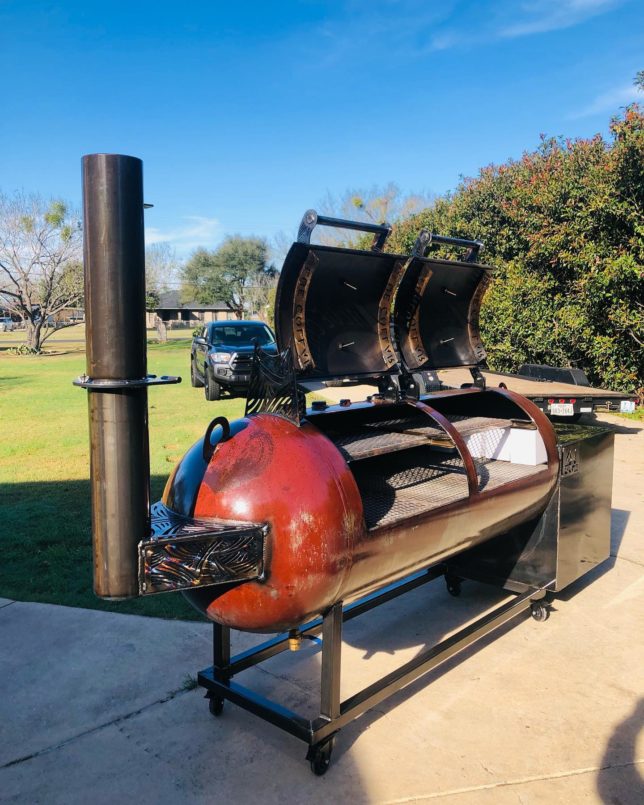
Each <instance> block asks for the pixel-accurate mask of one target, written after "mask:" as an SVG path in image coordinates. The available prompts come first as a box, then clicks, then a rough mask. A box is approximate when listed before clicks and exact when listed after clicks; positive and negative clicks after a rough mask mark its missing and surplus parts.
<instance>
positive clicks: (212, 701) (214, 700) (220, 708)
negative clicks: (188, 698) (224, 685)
mask: <svg viewBox="0 0 644 805" xmlns="http://www.w3.org/2000/svg"><path fill="white" fill-rule="evenodd" d="M208 709H209V710H210V712H211V713H212V715H213V716H220V715H221V714H222V713H223V712H224V700H223V699H222V698H221V697H219V696H211V697H210V698H209V699H208Z"/></svg>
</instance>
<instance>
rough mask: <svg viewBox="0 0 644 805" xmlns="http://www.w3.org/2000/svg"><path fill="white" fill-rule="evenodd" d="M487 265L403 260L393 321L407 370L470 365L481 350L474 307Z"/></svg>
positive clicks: (485, 278) (477, 361) (416, 258)
mask: <svg viewBox="0 0 644 805" xmlns="http://www.w3.org/2000/svg"><path fill="white" fill-rule="evenodd" d="M491 271H492V269H491V268H490V267H489V266H484V265H481V264H479V263H473V262H460V261H456V260H431V259H429V258H425V257H420V256H414V257H412V258H411V259H410V260H409V263H408V265H407V268H406V271H405V274H404V277H403V279H402V281H401V283H400V287H399V289H398V293H397V294H396V300H395V306H394V316H393V320H394V324H395V327H396V333H397V338H398V344H399V347H400V351H401V355H402V360H403V362H404V364H405V367H406V368H407V369H408V370H409V371H410V372H417V371H420V370H423V369H447V368H450V367H454V366H476V365H478V364H480V363H482V362H483V361H484V360H485V357H486V352H485V348H484V347H483V343H482V341H481V337H480V333H479V311H480V307H481V301H482V299H483V296H484V294H485V290H486V288H487V286H488V285H489V282H490V272H491Z"/></svg>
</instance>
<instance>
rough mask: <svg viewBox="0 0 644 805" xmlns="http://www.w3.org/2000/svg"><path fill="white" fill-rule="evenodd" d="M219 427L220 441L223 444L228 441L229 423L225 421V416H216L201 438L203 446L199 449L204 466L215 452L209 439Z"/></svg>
mask: <svg viewBox="0 0 644 805" xmlns="http://www.w3.org/2000/svg"><path fill="white" fill-rule="evenodd" d="M217 426H219V427H220V428H221V429H222V431H223V433H222V436H221V439H220V441H222V442H225V441H227V440H228V439H230V422H229V421H228V420H227V419H226V417H225V416H216V417H215V418H214V419H213V420H212V422H211V423H210V425H208V427H207V428H206V432H205V433H204V437H203V445H202V448H201V451H202V455H203V460H204V461H205V462H206V464H209V463H210V459H211V458H212V454H213V453H214V452H215V445H213V444H212V443H211V441H210V437H211V436H212V432H213V430H214V429H215V428H216V427H217Z"/></svg>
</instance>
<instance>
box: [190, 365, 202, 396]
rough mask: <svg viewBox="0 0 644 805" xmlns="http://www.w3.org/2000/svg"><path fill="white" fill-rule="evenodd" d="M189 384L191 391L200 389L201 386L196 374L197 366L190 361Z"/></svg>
mask: <svg viewBox="0 0 644 805" xmlns="http://www.w3.org/2000/svg"><path fill="white" fill-rule="evenodd" d="M190 383H191V385H192V388H193V389H200V388H201V387H202V386H203V380H202V379H201V378H200V377H199V375H198V374H197V366H196V364H195V362H194V360H192V361H190Z"/></svg>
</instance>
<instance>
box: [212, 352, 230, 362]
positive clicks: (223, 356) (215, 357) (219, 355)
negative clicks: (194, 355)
mask: <svg viewBox="0 0 644 805" xmlns="http://www.w3.org/2000/svg"><path fill="white" fill-rule="evenodd" d="M231 357H232V355H231V354H230V352H212V353H211V355H210V359H211V360H212V362H213V363H230V359H231Z"/></svg>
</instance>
